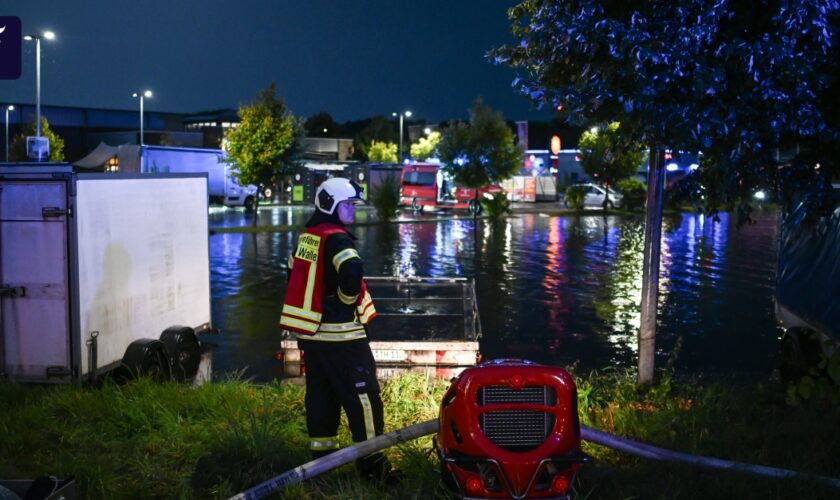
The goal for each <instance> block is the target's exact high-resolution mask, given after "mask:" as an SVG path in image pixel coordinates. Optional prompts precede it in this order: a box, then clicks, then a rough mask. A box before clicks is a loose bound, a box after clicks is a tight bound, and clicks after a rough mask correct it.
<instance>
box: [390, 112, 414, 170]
mask: <svg viewBox="0 0 840 500" xmlns="http://www.w3.org/2000/svg"><path fill="white" fill-rule="evenodd" d="M391 116H393V117H397V116H399V117H400V153H399V160H400V163H402V138H403V117H406V118H411V111H406V112H405V113H391Z"/></svg>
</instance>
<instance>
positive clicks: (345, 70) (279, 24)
mask: <svg viewBox="0 0 840 500" xmlns="http://www.w3.org/2000/svg"><path fill="white" fill-rule="evenodd" d="M516 3H517V2H515V1H512V0H489V1H484V2H475V3H473V2H469V3H451V2H442V1H432V2H425V3H423V4H394V3H393V2H387V1H382V0H375V1H372V2H368V3H366V4H365V5H364V6H363V7H359V6H357V5H352V4H346V3H344V2H332V1H328V0H316V1H312V2H307V3H306V4H296V3H291V2H283V1H269V0H252V1H249V2H246V3H245V5H233V4H230V3H229V2H224V1H222V0H206V1H205V2H202V3H200V4H192V3H175V4H173V3H171V2H166V1H163V0H150V1H148V2H143V3H142V4H138V3H136V2H129V1H127V0H116V1H113V2H105V1H101V0H80V1H77V2H62V1H58V0H33V1H29V2H25V3H23V2H21V3H14V4H12V5H9V6H8V9H7V11H6V12H4V13H3V14H4V15H12V16H17V17H19V18H20V20H21V23H22V28H23V33H24V34H28V33H39V32H42V31H44V30H51V31H53V32H55V34H56V39H55V40H52V41H47V40H44V41H42V43H41V104H42V106H46V105H54V106H68V107H83V108H97V109H115V110H135V109H137V106H138V103H137V100H136V99H133V98H132V97H131V94H132V92H135V91H138V90H145V89H150V90H152V92H153V93H154V96H153V97H152V98H150V99H147V100H146V103H145V104H146V109H147V110H148V111H159V112H172V113H189V114H193V113H200V112H203V111H210V110H215V109H226V108H230V109H236V108H237V107H238V106H239V105H240V104H247V103H248V102H250V101H252V100H253V99H254V97H255V96H256V94H257V92H259V91H260V90H261V89H264V88H266V87H267V86H268V85H269V84H270V83H271V82H275V83H276V84H277V88H278V95H280V96H281V97H283V98H284V99H285V100H286V103H287V105H288V106H289V109H290V110H291V111H292V112H293V113H294V114H295V115H296V116H300V117H304V118H306V117H309V116H312V115H314V114H315V113H317V112H319V111H322V110H324V111H327V112H328V113H330V115H331V116H332V117H333V118H334V119H335V120H336V121H337V122H339V123H344V122H347V121H354V120H360V119H365V118H369V117H372V116H375V115H377V114H381V115H384V116H386V117H388V116H390V115H391V113H392V112H401V111H405V110H411V111H412V112H413V114H414V117H415V118H416V119H418V120H426V121H428V122H441V121H448V120H452V119H466V118H467V117H468V109H469V108H470V106H471V104H472V102H473V100H474V99H476V98H477V97H481V98H482V99H483V100H484V102H485V103H486V104H488V105H489V106H491V107H492V108H493V109H494V110H497V111H500V112H501V113H502V114H503V115H504V117H505V118H506V119H507V120H510V121H519V120H541V121H548V120H551V118H552V115H551V112H550V111H547V110H542V111H537V110H534V109H533V107H532V105H531V103H530V102H528V101H527V100H526V99H525V98H524V97H522V96H520V95H517V94H515V93H514V91H513V89H512V87H511V82H512V81H513V79H514V78H515V76H516V75H515V73H514V72H513V71H512V70H510V69H509V68H507V67H503V66H496V65H494V64H491V63H490V62H489V61H488V60H487V58H486V57H485V54H486V53H487V51H488V50H490V49H491V48H493V47H496V46H499V45H502V44H505V43H509V42H511V40H512V37H511V35H510V33H509V21H508V19H507V15H506V10H507V9H508V8H509V7H511V6H513V5H515V4H516ZM444 12H445V14H444ZM0 95H2V96H3V97H2V99H3V100H4V101H9V102H11V103H22V104H27V103H28V104H32V105H34V103H35V47H34V43H32V42H23V48H22V74H21V77H20V78H19V79H18V80H5V81H0Z"/></svg>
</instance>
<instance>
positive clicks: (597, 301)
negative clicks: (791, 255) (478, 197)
mask: <svg viewBox="0 0 840 500" xmlns="http://www.w3.org/2000/svg"><path fill="white" fill-rule="evenodd" d="M309 213H311V211H310V210H309V209H306V208H301V207H269V208H265V209H263V210H261V211H260V214H259V223H260V224H275V225H302V223H303V222H304V221H305V220H306V218H307V217H308V215H309ZM406 215H408V214H406ZM248 217H250V216H247V215H244V214H243V212H242V211H241V210H238V211H237V210H222V209H218V210H214V211H213V212H211V216H210V225H211V227H223V226H238V225H246V224H249V220H248ZM366 217H367V214H366V213H365V212H364V211H360V213H359V215H358V219H361V220H365V219H366ZM423 217H426V218H432V217H435V216H434V215H423ZM755 220H756V223H755V224H753V225H749V226H743V227H741V228H740V229H736V227H735V221H734V217H730V216H729V215H728V214H726V213H721V214H720V222H713V221H712V220H711V219H710V218H709V217H706V216H704V215H701V214H693V213H682V214H678V215H675V216H666V217H665V220H664V221H663V244H662V261H661V265H660V284H659V292H660V294H659V308H658V314H657V324H658V330H657V337H656V348H657V359H656V362H657V366H659V367H662V366H664V365H665V363H666V362H667V361H668V359H669V357H672V356H673V357H674V359H673V361H674V365H673V366H674V369H675V371H676V372H677V373H678V374H689V373H690V374H697V375H723V376H737V377H744V376H746V377H749V378H756V379H760V378H762V377H766V376H768V375H769V374H770V373H771V372H772V370H773V368H774V365H775V363H776V360H777V355H778V351H779V349H778V348H779V339H780V337H781V329H780V328H779V327H777V326H776V324H775V322H774V320H773V318H772V312H773V303H772V296H773V290H774V285H775V272H776V271H775V270H776V258H777V250H778V248H777V246H778V214H777V213H775V212H759V213H758V215H757V216H756V217H755ZM351 230H352V232H353V233H354V234H355V235H356V236H357V237H358V242H357V247H358V249H359V253H360V255H361V256H362V258H363V259H364V261H365V273H366V274H367V275H370V276H397V275H400V276H431V277H442V276H458V277H467V278H474V279H475V282H476V294H477V300H478V308H479V314H480V319H481V326H482V331H483V337H482V338H481V341H480V346H481V352H482V354H483V355H484V357H485V359H489V358H500V357H515V358H523V359H529V360H532V361H537V362H542V363H547V364H552V365H559V366H567V365H570V364H576V365H577V367H578V370H579V371H584V372H585V371H588V370H591V369H603V368H606V367H634V366H635V364H636V334H637V329H638V324H639V317H640V315H639V307H638V304H639V301H640V298H641V287H642V247H643V240H644V238H643V221H642V218H641V216H607V217H604V216H601V215H585V216H573V215H572V216H563V217H549V216H547V215H545V214H539V213H525V214H517V215H515V216H513V217H510V218H507V219H502V220H499V221H497V222H495V223H493V222H490V221H487V220H478V221H477V225H476V224H474V222H473V220H472V219H471V218H469V217H463V218H459V219H454V220H446V221H439V222H435V221H430V222H420V223H402V224H392V225H371V226H358V227H354V228H352V229H351ZM296 237H297V233H296V232H292V231H287V232H277V233H262V234H243V233H227V234H214V235H211V237H210V267H211V291H212V314H213V323H214V326H215V327H217V328H219V329H220V330H221V333H220V334H219V335H218V336H214V337H213V342H215V343H217V344H218V348H217V350H216V352H215V355H214V371H215V373H216V376H217V377H218V376H220V375H223V374H225V373H229V372H242V373H243V374H244V376H246V377H250V378H252V379H254V380H257V381H267V380H270V379H272V378H274V377H279V376H280V375H281V373H282V369H281V366H280V362H279V361H277V359H276V352H277V350H278V347H279V343H280V330H279V328H278V326H277V322H278V319H279V316H280V308H281V303H282V298H283V295H284V292H285V287H286V263H287V259H288V256H289V254H290V253H291V252H292V251H293V247H294V244H295V241H296ZM374 300H375V297H374ZM423 327H424V325H422V324H418V325H417V328H418V329H422V328H423ZM678 344H681V348H680V349H678V350H677V349H675V346H676V345H678Z"/></svg>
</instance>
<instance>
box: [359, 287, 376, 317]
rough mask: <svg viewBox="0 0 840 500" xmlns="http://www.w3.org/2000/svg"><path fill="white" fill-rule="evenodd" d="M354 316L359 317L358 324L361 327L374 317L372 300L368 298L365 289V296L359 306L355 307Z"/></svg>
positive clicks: (374, 309) (368, 294) (374, 311)
mask: <svg viewBox="0 0 840 500" xmlns="http://www.w3.org/2000/svg"><path fill="white" fill-rule="evenodd" d="M356 314H357V315H358V316H359V322H360V323H362V324H363V325H366V324H368V322H369V321H370V320H371V319H373V317H374V316H376V308H375V307H374V306H373V299H371V298H370V292H368V291H367V289H365V296H364V297H363V298H362V300H361V301H360V304H359V305H358V306H356Z"/></svg>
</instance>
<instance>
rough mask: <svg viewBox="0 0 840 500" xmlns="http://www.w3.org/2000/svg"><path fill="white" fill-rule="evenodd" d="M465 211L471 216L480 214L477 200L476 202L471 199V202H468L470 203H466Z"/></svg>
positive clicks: (479, 205)
mask: <svg viewBox="0 0 840 500" xmlns="http://www.w3.org/2000/svg"><path fill="white" fill-rule="evenodd" d="M467 210H468V211H469V212H470V214H472V215H478V214H480V213H481V203H479V202H478V200H476V199H475V198H473V199H472V200H470V201H469V202H468V203H467Z"/></svg>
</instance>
